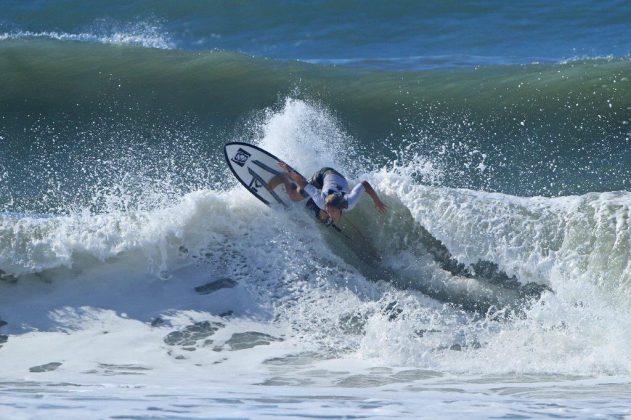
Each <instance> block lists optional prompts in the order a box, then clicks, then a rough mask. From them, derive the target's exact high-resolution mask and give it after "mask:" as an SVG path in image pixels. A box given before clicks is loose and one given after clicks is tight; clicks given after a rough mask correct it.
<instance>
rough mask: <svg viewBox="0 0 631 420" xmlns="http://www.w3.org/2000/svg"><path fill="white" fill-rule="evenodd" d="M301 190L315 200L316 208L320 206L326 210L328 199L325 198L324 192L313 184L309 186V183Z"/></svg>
mask: <svg viewBox="0 0 631 420" xmlns="http://www.w3.org/2000/svg"><path fill="white" fill-rule="evenodd" d="M300 188H302V189H303V190H304V191H305V192H306V193H307V194H309V197H311V199H312V200H313V202H314V203H315V205H316V206H318V207H319V208H321V209H322V210H324V209H325V208H326V204H325V198H326V197H324V194H322V191H320V190H319V189H317V188H316V187H315V186H313V185H311V184H307V183H305V185H304V186H301V187H300Z"/></svg>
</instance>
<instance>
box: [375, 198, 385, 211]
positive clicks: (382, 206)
mask: <svg viewBox="0 0 631 420" xmlns="http://www.w3.org/2000/svg"><path fill="white" fill-rule="evenodd" d="M375 208H376V209H377V211H378V212H379V213H381V214H386V211H387V210H388V206H386V205H385V204H383V201H381V200H375Z"/></svg>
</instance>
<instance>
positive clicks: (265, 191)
mask: <svg viewBox="0 0 631 420" xmlns="http://www.w3.org/2000/svg"><path fill="white" fill-rule="evenodd" d="M224 156H225V158H226V162H227V163H228V167H229V168H230V171H232V174H233V175H234V176H235V177H236V178H237V179H238V180H239V182H240V183H241V185H243V186H244V187H245V188H246V189H247V190H248V191H249V192H250V193H251V194H252V195H254V196H255V197H256V198H258V199H259V200H261V201H262V202H263V203H265V204H266V205H268V206H270V207H274V206H282V207H283V208H286V207H289V204H290V203H291V202H292V200H291V199H290V198H289V196H288V195H287V192H286V191H285V188H284V187H283V186H282V184H281V185H279V186H278V187H277V188H274V189H271V188H270V187H269V185H268V183H269V181H270V180H271V179H272V178H274V177H275V176H277V175H281V174H283V173H285V170H284V169H282V168H281V167H280V166H279V165H278V162H279V161H280V160H281V159H279V158H277V157H276V156H274V155H273V154H271V153H270V152H268V151H266V150H263V149H261V148H260V147H257V146H255V145H253V144H249V143H242V142H231V143H226V144H225V146H224ZM288 166H289V165H288ZM289 168H290V169H291V170H292V171H294V172H296V173H298V174H299V172H298V171H296V170H295V169H294V168H292V167H291V166H289ZM305 208H306V207H305ZM309 212H310V213H313V212H312V211H311V210H309ZM319 214H320V215H321V214H322V213H321V212H320V213H319ZM314 217H315V219H316V220H318V221H319V222H323V220H321V219H319V218H318V215H317V214H314ZM348 223H350V222H348ZM325 225H326V226H329V227H332V228H333V229H334V230H335V231H336V232H337V233H339V235H340V238H342V240H343V241H345V242H347V244H350V245H358V244H361V247H359V248H357V246H355V247H353V249H354V250H353V252H355V254H357V255H358V256H359V257H360V258H361V259H365V260H372V261H380V260H381V257H380V256H379V253H378V252H377V251H376V250H375V249H374V247H373V246H372V245H370V242H369V241H368V240H366V238H365V237H364V235H363V234H362V233H361V232H359V230H357V228H354V230H352V231H349V230H348V229H346V228H345V227H344V228H342V227H340V226H338V225H337V224H336V223H325Z"/></svg>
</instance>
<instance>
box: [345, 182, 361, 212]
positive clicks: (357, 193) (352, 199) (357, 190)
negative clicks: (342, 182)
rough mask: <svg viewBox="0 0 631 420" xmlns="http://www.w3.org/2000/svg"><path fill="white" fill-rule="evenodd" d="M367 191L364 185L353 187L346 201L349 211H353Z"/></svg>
mask: <svg viewBox="0 0 631 420" xmlns="http://www.w3.org/2000/svg"><path fill="white" fill-rule="evenodd" d="M365 191H366V188H364V185H363V184H362V183H359V184H357V185H355V187H353V189H352V190H351V192H350V194H348V195H347V196H346V201H348V209H347V210H351V209H352V208H353V207H355V206H356V205H357V203H358V202H359V199H360V198H361V197H362V195H363V194H364V192H365Z"/></svg>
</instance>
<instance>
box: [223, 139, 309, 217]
mask: <svg viewBox="0 0 631 420" xmlns="http://www.w3.org/2000/svg"><path fill="white" fill-rule="evenodd" d="M223 150H224V155H225V157H226V162H227V163H228V167H229V168H230V170H231V171H232V174H233V175H234V176H235V177H236V178H237V179H238V180H239V182H240V183H241V184H242V185H243V186H244V187H245V188H246V189H247V190H248V191H250V193H252V195H254V196H255V197H256V198H258V199H259V200H261V201H262V202H263V203H265V204H266V205H268V206H273V205H281V206H283V207H287V206H288V205H289V203H290V202H291V200H290V199H289V196H288V195H287V193H286V192H285V188H283V187H282V186H280V187H278V188H275V189H274V190H272V189H271V188H269V186H268V183H269V181H270V180H271V179H272V178H274V177H275V176H277V175H281V174H282V173H284V170H283V169H282V168H281V167H280V166H279V165H278V161H280V159H279V158H277V157H276V156H274V155H273V154H271V153H269V152H267V151H265V150H263V149H261V148H260V147H257V146H255V145H253V144H249V143H241V142H232V143H226V145H225V146H224V149H223ZM290 168H291V166H290ZM291 170H292V171H294V172H296V173H298V171H296V170H294V169H293V168H291Z"/></svg>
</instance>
